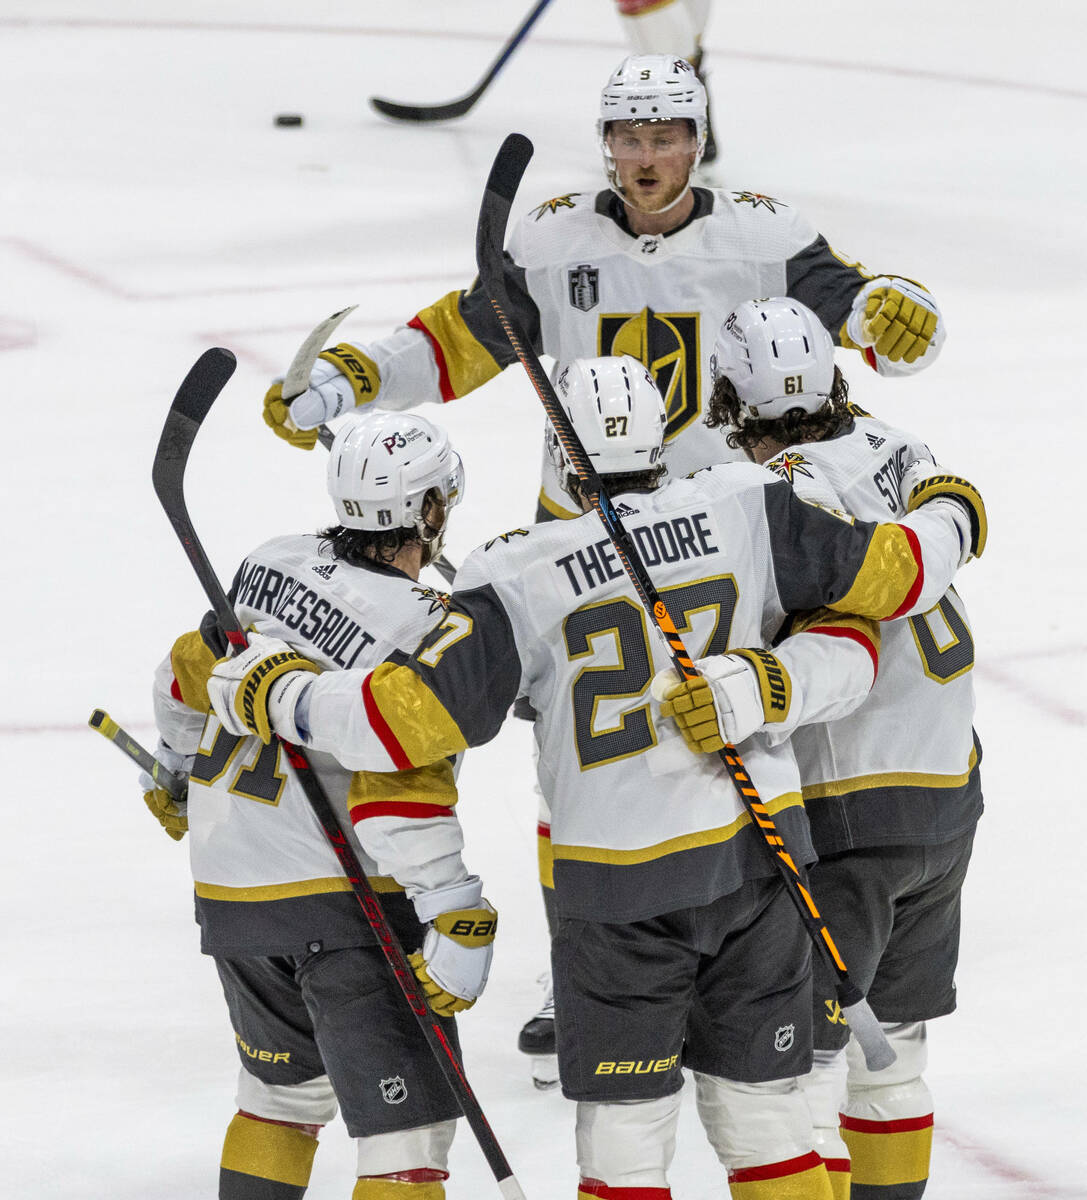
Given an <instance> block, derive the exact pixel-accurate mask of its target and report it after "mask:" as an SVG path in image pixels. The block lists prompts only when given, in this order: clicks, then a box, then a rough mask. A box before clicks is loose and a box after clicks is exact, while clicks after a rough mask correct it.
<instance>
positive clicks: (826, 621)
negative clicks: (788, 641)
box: [789, 608, 883, 650]
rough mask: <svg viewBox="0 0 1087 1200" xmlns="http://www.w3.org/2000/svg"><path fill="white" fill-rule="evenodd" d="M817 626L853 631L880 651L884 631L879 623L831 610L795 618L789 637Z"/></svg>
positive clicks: (807, 613)
mask: <svg viewBox="0 0 1087 1200" xmlns="http://www.w3.org/2000/svg"><path fill="white" fill-rule="evenodd" d="M816 625H829V626H831V628H834V629H852V630H853V631H854V632H855V633H859V634H861V635H862V636H863V637H866V638H867V639H868V640H869V641H870V642H871V643H872V645H873V646H874V647H875V649H876V650H879V648H880V645H881V643H882V640H883V631H882V629H881V628H880V625H879V622H878V621H875V620H873V619H872V618H871V617H858V616H856V615H855V614H854V613H837V612H831V610H830V609H829V608H813V609H812V610H811V612H806V613H801V614H799V615H798V616H796V617H794V618H793V621H792V623H791V624H790V625H789V636H790V637H791V636H793V635H794V634H797V633H806V632H807V631H808V630H809V629H812V628H813V627H814V626H816Z"/></svg>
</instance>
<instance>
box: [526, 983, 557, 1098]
mask: <svg viewBox="0 0 1087 1200" xmlns="http://www.w3.org/2000/svg"><path fill="white" fill-rule="evenodd" d="M537 982H538V983H539V984H540V986H541V987H542V988H543V989H544V999H543V1004H542V1005H541V1006H540V1011H539V1012H538V1013H536V1015H535V1016H534V1017H533V1018H532V1019H531V1020H530V1021H526V1022H525V1024H524V1026H523V1027H522V1029H521V1032H520V1034H518V1037H517V1049H518V1050H520V1051H521V1053H522V1054H528V1055H530V1056H531V1058H532V1082H533V1083H534V1084H535V1085H536V1087H537V1088H538V1089H539V1090H540V1091H550V1090H551V1088H554V1087H557V1086H558V1082H559V1059H558V1055H557V1054H556V1052H555V993H554V989H553V987H552V985H551V973H550V972H549V971H548V972H545V973H544V974H543V975H541V976H540V978H539V979H538V980H537Z"/></svg>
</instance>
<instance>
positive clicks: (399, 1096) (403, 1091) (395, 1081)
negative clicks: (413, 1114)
mask: <svg viewBox="0 0 1087 1200" xmlns="http://www.w3.org/2000/svg"><path fill="white" fill-rule="evenodd" d="M378 1087H379V1088H380V1089H381V1097H382V1099H383V1100H384V1101H385V1103H386V1104H403V1103H404V1101H405V1100H406V1099H407V1098H408V1085H407V1084H406V1083H405V1082H404V1081H403V1079H401V1078H400V1076H399V1075H394V1076H393V1077H392V1079H383V1080H382V1081H381V1082H380V1083H379V1084H378Z"/></svg>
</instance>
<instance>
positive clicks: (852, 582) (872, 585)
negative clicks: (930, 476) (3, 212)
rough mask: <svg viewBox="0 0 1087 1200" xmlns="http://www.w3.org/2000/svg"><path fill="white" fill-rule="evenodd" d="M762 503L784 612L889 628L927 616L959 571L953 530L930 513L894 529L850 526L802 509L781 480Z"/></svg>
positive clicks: (946, 519) (936, 512)
mask: <svg viewBox="0 0 1087 1200" xmlns="http://www.w3.org/2000/svg"><path fill="white" fill-rule="evenodd" d="M764 499H765V504H766V518H767V524H768V528H769V535H770V550H771V556H772V559H773V568H774V575H775V580H776V584H777V592H778V596H779V598H780V602H781V606H782V608H784V609H785V610H786V611H792V612H795V611H802V610H809V609H816V608H821V607H826V608H830V609H833V610H834V611H835V612H844V613H853V614H855V615H858V616H863V617H871V618H873V619H874V620H878V621H886V620H893V619H895V618H897V617H904V616H909V615H911V614H913V613H917V612H925V611H927V609H929V608H931V607H932V606H933V605H934V604H936V603H937V602H938V601H939V599H940V597H941V596H942V595H943V594H944V592H945V591H947V589H948V587H949V586H950V584H951V581H952V579H953V578H954V574H955V571H956V570H957V568H958V563H959V556H960V554H961V538H960V533H959V529H958V526H957V525H956V523H955V521H954V520H953V519H952V517H951V516H950V515H949V514H947V513H946V512H943V511H940V509H939V508H937V507H935V506H933V507H932V508H930V510H929V511H928V512H926V511H925V508H924V506H922V507H921V508H920V509H918V510H917V511H915V512H913V513H910V514H908V515H907V516H905V517H903V518H901V520H899V521H894V522H891V521H888V522H880V523H876V522H872V521H849V520H845V519H842V518H841V517H838V516H835V515H834V514H832V513H830V512H827V511H825V510H824V509H822V508H819V507H816V506H815V505H812V504H808V503H805V501H803V500H801V499H800V498H799V497H797V495H796V494H795V493H794V492H793V489H792V488H791V487H790V485H789V484H787V483H786V482H785V481H784V480H778V481H776V482H774V483H771V484H767V485H766V486H765V488H764Z"/></svg>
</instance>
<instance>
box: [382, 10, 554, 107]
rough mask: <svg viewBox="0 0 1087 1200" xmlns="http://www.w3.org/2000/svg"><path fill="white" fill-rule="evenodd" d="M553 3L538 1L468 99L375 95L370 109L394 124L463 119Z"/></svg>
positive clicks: (463, 97)
mask: <svg viewBox="0 0 1087 1200" xmlns="http://www.w3.org/2000/svg"><path fill="white" fill-rule="evenodd" d="M550 3H551V0H537V3H536V4H534V5H533V6H532V11H531V12H530V13H529V14H528V16H527V17H525V19H524V20H523V21H522V22H521V24H520V25H518V26H517V28H516V29H515V30H514V31H513V33H511V34H510V36H509V40H508V41H507V42H506V44H505V46H503V47H502V52H501V53H500V54H499V56H498V57H497V58H496V59H495V60H494V62H493V63H491V65H490V67H489V68H488V69H487V74H486V75H484V76H483V78H482V79H481V80H480V81H479V83H478V84H476V86H475V88H473V90H472V91H470V92H469V93H468V94H467V95H466V96H461V98H460V99H459V100H450V101H449V103H448V104H398V103H397V102H396V101H395V100H382V99H381V98H380V97H379V96H371V97H370V107H371V108H373V109H374V110H375V111H377V112H379V113H381V115H382V116H383V117H392V118H393V120H394V121H416V122H419V121H448V120H451V119H452V118H453V117H463V116H464V114H465V113H466V112H468V110H469V109H470V108H472V107H473V105H474V104H475V102H476V101H477V100H478V99H479V98H480V96H482V95H483V93H484V92H485V91H486V90H487V88H489V87H490V85H491V83H492V82H493V81H494V77H495V76H496V75H497V74H498V72H499V71H501V70H502V68H503V67H504V66H505V65H506V63H507V62H508V61H509V59H510V55H512V54H513V52H514V50H516V49H517V47H518V46H519V45H520V44H521V43H522V42H523V41H524V40H525V38H526V37H527V35H528V31H529V30H530V29H531V28H532V26H533V25H535V24H536V22H537V20H538V19H539V18H540V16H541V14H542V13H543V10H544V9H545V8H546V7H547V6H548V5H549V4H550Z"/></svg>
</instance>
